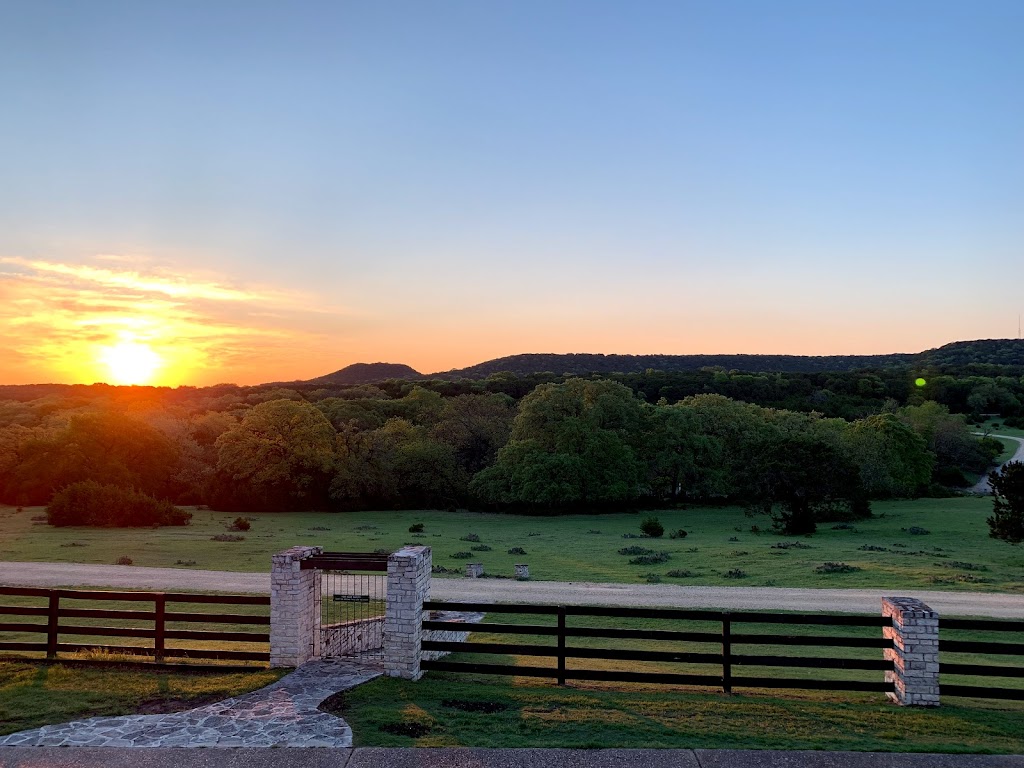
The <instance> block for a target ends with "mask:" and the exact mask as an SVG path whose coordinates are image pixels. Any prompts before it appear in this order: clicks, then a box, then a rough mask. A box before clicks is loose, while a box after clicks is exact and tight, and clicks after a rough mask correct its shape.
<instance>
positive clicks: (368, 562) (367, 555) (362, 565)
mask: <svg viewBox="0 0 1024 768" xmlns="http://www.w3.org/2000/svg"><path fill="white" fill-rule="evenodd" d="M299 568H301V569H302V570H304V571H309V570H313V569H319V570H323V571H376V572H383V573H387V570H388V556H387V555H384V554H381V553H378V552H322V553H321V554H319V555H313V557H307V558H306V559H305V560H303V561H302V562H301V563H299Z"/></svg>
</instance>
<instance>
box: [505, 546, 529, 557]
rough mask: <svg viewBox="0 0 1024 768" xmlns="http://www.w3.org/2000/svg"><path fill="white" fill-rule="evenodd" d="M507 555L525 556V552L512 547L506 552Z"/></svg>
mask: <svg viewBox="0 0 1024 768" xmlns="http://www.w3.org/2000/svg"><path fill="white" fill-rule="evenodd" d="M508 553H509V554H510V555H525V554H526V550H525V549H523V548H522V547H512V549H510V550H509V551H508Z"/></svg>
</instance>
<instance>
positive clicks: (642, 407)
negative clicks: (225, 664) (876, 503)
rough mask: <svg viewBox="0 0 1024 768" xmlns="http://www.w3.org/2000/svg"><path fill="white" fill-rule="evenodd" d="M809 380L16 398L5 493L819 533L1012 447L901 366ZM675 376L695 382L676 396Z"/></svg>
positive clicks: (5, 427)
mask: <svg viewBox="0 0 1024 768" xmlns="http://www.w3.org/2000/svg"><path fill="white" fill-rule="evenodd" d="M695 375H698V376H699V377H700V378H698V379H697V380H696V383H699V382H700V381H703V382H704V384H705V385H710V384H715V385H716V386H717V387H718V388H719V389H722V390H728V389H729V388H730V387H733V388H738V391H747V392H751V393H760V395H761V396H764V397H774V396H778V395H780V394H782V393H785V392H786V391H787V390H793V391H794V392H798V394H796V395H794V394H793V392H789V395H790V396H792V397H793V398H794V402H796V403H799V404H802V405H804V406H808V407H804V408H802V409H792V408H783V407H775V406H765V405H760V404H756V403H753V402H744V401H743V400H741V399H739V398H735V397H730V396H728V395H726V394H725V393H720V392H711V391H698V392H695V393H686V390H687V387H688V386H690V385H692V384H694V383H695V381H694V380H692V377H693V376H695ZM793 376H794V377H795V378H791V379H788V378H787V377H786V376H785V375H783V374H764V375H763V376H760V377H751V376H749V375H740V374H731V373H726V372H723V371H712V372H698V374H663V373H648V374H637V375H633V376H631V377H616V379H620V380H613V379H611V378H601V377H592V378H579V377H575V378H574V377H570V378H568V379H559V380H556V381H546V382H545V381H541V382H536V381H533V377H526V378H519V377H515V376H511V375H509V374H503V375H497V376H492V377H489V378H488V379H485V380H483V381H476V382H475V381H470V380H464V381H462V382H431V381H427V382H423V383H413V382H398V381H392V382H385V383H383V384H381V385H380V386H375V385H361V386H355V387H315V388H314V387H310V386H307V387H303V388H285V387H250V388H240V387H230V386H218V387H211V388H206V389H185V388H179V389H176V390H159V389H152V388H139V387H124V388H112V387H96V388H81V389H79V388H70V389H68V390H66V391H65V393H64V396H63V397H61V396H60V395H59V394H55V393H51V394H47V395H44V396H41V397H38V398H35V399H31V400H25V401H17V400H6V401H0V501H4V502H7V503H13V504H45V503H48V502H49V500H50V499H51V498H52V497H53V495H54V494H55V493H58V492H60V491H61V490H62V489H64V488H67V487H69V486H72V485H75V484H80V483H89V482H92V483H99V484H101V485H104V486H118V487H124V488H130V489H134V490H137V491H139V492H140V493H144V494H148V495H150V496H152V497H154V498H157V499H165V500H168V501H172V502H175V503H182V504H184V503H204V504H209V505H211V506H214V507H215V508H219V509H228V510H246V509H249V510H257V509H265V510H288V509H294V510H300V509H384V508H403V507H404V508H423V507H435V508H436V507H441V508H452V507H460V506H474V507H479V506H492V507H497V508H511V509H531V510H538V511H540V510H548V511H565V510H582V509H595V508H596V509H602V508H607V509H614V508H620V507H623V506H635V505H652V506H653V505H661V504H664V503H672V502H676V501H683V500H685V501H698V500H705V501H707V500H713V501H731V502H739V503H745V504H748V505H750V506H751V508H755V509H758V510H760V511H764V512H768V513H769V514H771V515H772V516H773V517H774V518H775V519H776V520H778V521H782V524H783V527H785V528H787V529H790V530H807V529H808V527H809V526H811V527H812V524H813V522H814V520H815V518H816V517H817V516H819V515H821V514H826V513H827V514H833V515H834V514H840V515H844V514H845V515H853V514H855V513H856V514H860V513H863V511H864V509H865V508H866V507H865V502H866V501H867V499H869V498H884V497H901V496H912V495H915V494H920V493H934V492H936V489H937V485H936V483H945V484H952V485H956V484H964V482H965V480H964V475H963V473H964V472H981V471H983V470H984V469H985V468H986V467H987V465H988V463H989V461H990V460H991V458H992V456H993V455H994V454H995V453H998V451H999V450H1000V446H999V445H998V444H996V445H993V444H992V443H982V442H979V441H978V440H977V439H976V438H974V437H973V436H972V435H971V434H970V430H969V428H968V426H967V424H966V421H965V419H964V418H963V417H961V416H958V415H956V414H953V413H951V412H950V410H949V408H947V407H946V406H945V405H942V404H940V403H937V402H934V401H931V400H928V399H926V398H925V397H924V395H923V394H922V392H921V391H920V389H921V388H916V387H915V385H914V384H913V382H910V383H909V384H907V383H906V382H903V383H901V379H900V377H899V376H896V375H895V374H893V378H892V380H891V382H890V384H891V385H892V391H893V392H897V390H898V388H899V387H900V386H903V387H909V388H910V389H909V390H908V391H909V394H908V395H907V396H906V397H904V398H901V399H899V400H897V399H896V398H892V397H884V398H883V395H884V394H885V393H886V392H888V391H889V388H890V387H889V384H887V383H886V380H885V379H884V378H882V377H881V376H878V375H875V374H872V375H870V376H865V375H858V376H856V377H854V376H852V375H848V374H847V375H840V374H835V375H833V374H829V376H838V378H836V379H834V380H829V381H830V382H831V383H830V386H832V387H833V388H834V389H835V390H836V391H843V392H847V393H848V394H842V395H839V394H836V392H833V391H832V390H827V389H822V388H821V387H820V384H822V383H824V382H818V383H817V384H818V386H813V385H811V384H810V383H809V382H808V381H806V379H807V376H808V375H793ZM821 376H824V375H821ZM679 377H689V378H688V379H687V386H681V385H680V381H679ZM964 381H965V382H966V384H965V385H964V386H966V387H967V389H966V390H965V391H967V392H970V394H968V395H967V400H968V401H971V400H972V399H973V400H974V401H975V402H982V401H983V402H984V403H985V404H987V403H988V402H989V400H988V399H987V398H988V397H989V396H990V395H992V393H993V392H995V393H996V394H998V395H999V397H1000V398H1003V399H1004V400H1005V403H1004V404H1008V405H1012V406H1013V407H1014V408H1017V409H1018V410H1019V408H1020V400H1019V399H1018V397H1017V394H1019V389H1020V388H1021V387H1024V382H1020V381H1017V382H1016V384H1014V385H1013V386H1015V387H1017V389H1013V388H1006V389H1002V388H1001V385H1000V384H999V383H998V382H996V381H994V380H990V379H980V380H978V381H974V380H973V379H972V377H967V378H966V379H965V380H964ZM795 382H802V384H801V385H800V387H798V386H797V384H795ZM960 383H961V382H960V380H957V379H951V380H950V382H948V383H947V384H948V386H946V387H945V389H943V390H941V391H954V389H955V386H959V385H960ZM1011 384H1013V382H1007V386H1008V387H1009V386H1010V385H1011ZM671 387H677V388H679V390H680V391H681V392H684V394H682V395H681V396H679V397H668V396H666V395H665V393H666V392H668V391H669V388H671ZM801 387H802V389H801ZM648 390H649V391H648ZM659 393H660V394H659ZM36 394H38V392H36ZM841 398H846V399H845V400H842V399H841ZM978 398H981V400H979V399H978ZM839 402H843V403H846V406H851V407H852V405H858V404H859V405H858V407H862V408H864V409H865V410H866V411H867V412H865V413H862V414H859V415H854V416H852V417H850V418H838V417H834V416H830V415H828V414H825V413H824V412H822V411H820V410H816V409H815V408H813V407H809V406H812V405H813V404H814V403H821V404H825V405H827V404H829V403H839ZM868 405H873V406H874V409H873V410H871V409H869V408H867V406H868ZM843 510H845V512H843Z"/></svg>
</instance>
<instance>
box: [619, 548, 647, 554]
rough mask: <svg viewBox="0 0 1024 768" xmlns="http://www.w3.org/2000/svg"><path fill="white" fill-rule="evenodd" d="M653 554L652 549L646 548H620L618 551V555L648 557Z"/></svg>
mask: <svg viewBox="0 0 1024 768" xmlns="http://www.w3.org/2000/svg"><path fill="white" fill-rule="evenodd" d="M653 552H654V550H653V549H647V547H622V549H620V550H619V554H620V555H650V554H652V553H653Z"/></svg>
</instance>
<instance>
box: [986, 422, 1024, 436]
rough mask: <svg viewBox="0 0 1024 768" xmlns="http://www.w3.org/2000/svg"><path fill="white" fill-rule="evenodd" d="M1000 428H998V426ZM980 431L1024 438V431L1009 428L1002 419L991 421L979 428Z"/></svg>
mask: <svg viewBox="0 0 1024 768" xmlns="http://www.w3.org/2000/svg"><path fill="white" fill-rule="evenodd" d="M997 424H998V425H999V426H996V425H997ZM977 430H978V431H988V432H991V433H993V434H997V435H1010V436H1012V437H1024V429H1019V428H1017V427H1008V426H1006V425H1005V424H1003V420H1002V419H989V420H988V421H986V422H985V423H984V424H983V425H982V426H980V427H977Z"/></svg>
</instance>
